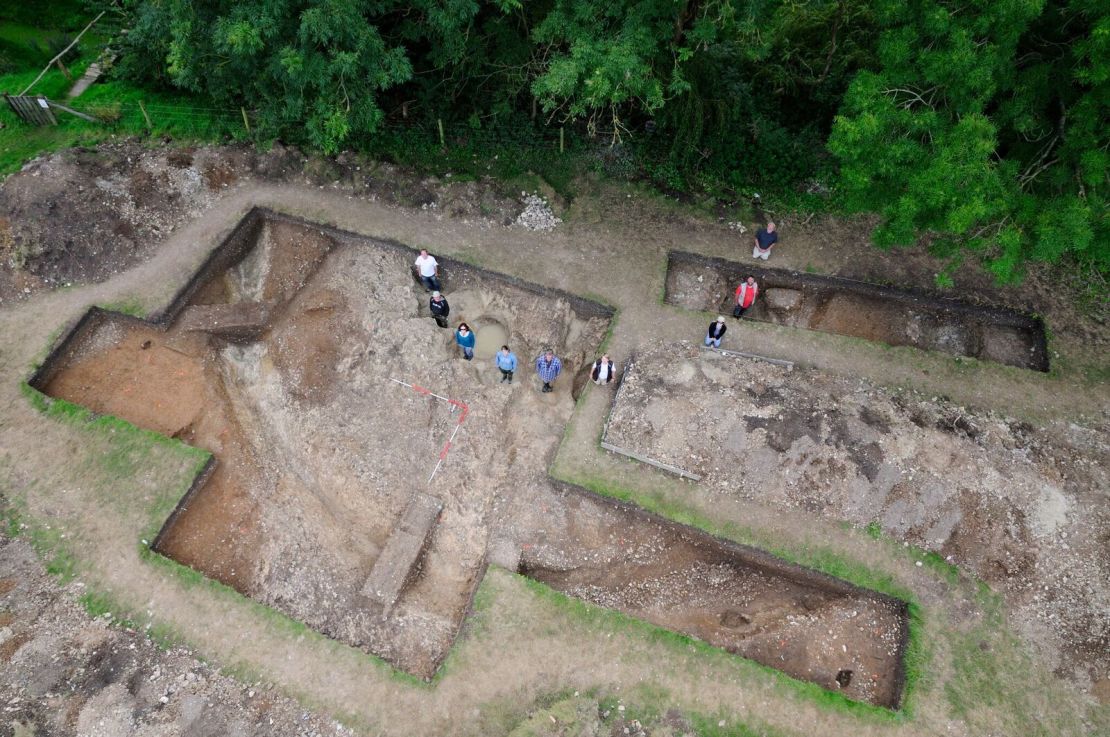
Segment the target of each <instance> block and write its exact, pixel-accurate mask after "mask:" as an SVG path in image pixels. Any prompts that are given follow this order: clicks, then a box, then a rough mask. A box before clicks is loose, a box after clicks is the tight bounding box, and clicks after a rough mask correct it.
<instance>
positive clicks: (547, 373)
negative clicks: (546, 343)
mask: <svg viewBox="0 0 1110 737" xmlns="http://www.w3.org/2000/svg"><path fill="white" fill-rule="evenodd" d="M562 370H563V362H562V361H560V360H559V359H558V357H556V356H555V352H554V351H553V350H551V349H550V348H546V349H544V352H543V355H542V356H540V357H539V358H537V359H536V373H537V374H539V375H540V380H541V381H543V389H542V390H541V391H545V392H549V391H552V387H551V382H553V381H555V379H556V378H557V377H558V376H559V372H560V371H562Z"/></svg>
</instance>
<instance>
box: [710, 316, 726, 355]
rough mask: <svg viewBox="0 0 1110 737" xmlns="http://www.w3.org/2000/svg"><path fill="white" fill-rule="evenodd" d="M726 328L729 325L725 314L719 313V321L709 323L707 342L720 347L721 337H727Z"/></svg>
mask: <svg viewBox="0 0 1110 737" xmlns="http://www.w3.org/2000/svg"><path fill="white" fill-rule="evenodd" d="M726 330H728V325H725V316H724V315H717V321H716V322H711V323H709V332H708V333H706V334H705V344H706V345H711V346H713V347H714V348H720V347H721V338H723V337H725V331H726Z"/></svg>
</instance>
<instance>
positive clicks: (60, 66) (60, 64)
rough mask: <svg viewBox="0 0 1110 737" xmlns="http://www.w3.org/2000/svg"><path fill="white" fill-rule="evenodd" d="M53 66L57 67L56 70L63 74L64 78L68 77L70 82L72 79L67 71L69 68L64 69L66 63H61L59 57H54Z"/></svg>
mask: <svg viewBox="0 0 1110 737" xmlns="http://www.w3.org/2000/svg"><path fill="white" fill-rule="evenodd" d="M54 66H56V67H58V71H60V72H61V73H62V74H64V75H65V78H66V79H68V80H69V81H70V82H72V81H73V75H72V74H70V73H69V70H68V69H66V65H65V64H63V63H62V60H61V59H55V60H54Z"/></svg>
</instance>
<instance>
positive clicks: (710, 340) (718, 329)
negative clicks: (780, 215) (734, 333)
mask: <svg viewBox="0 0 1110 737" xmlns="http://www.w3.org/2000/svg"><path fill="white" fill-rule="evenodd" d="M770 225H773V223H770ZM757 296H759V284H757V283H756V281H755V277H754V276H749V277H748V278H747V279H745V280H744V281H742V282H740V286H738V287H736V293H735V294H734V295H733V297H734V304H733V307H732V316H733V317H735V318H736V319H737V320H739V319H740V318H742V317H743V316H744V313H745V312H747V311H748V310H749V309H751V306H752V305H753V304H755V298H756V297H757ZM727 330H728V325H726V324H725V316H724V315H718V316H717V319H716V320H715V321H714V322H711V323H709V330H708V331H707V332H706V334H705V344H706V345H707V346H712V347H714V348H720V347H721V339H722V338H724V337H725V332H726V331H727Z"/></svg>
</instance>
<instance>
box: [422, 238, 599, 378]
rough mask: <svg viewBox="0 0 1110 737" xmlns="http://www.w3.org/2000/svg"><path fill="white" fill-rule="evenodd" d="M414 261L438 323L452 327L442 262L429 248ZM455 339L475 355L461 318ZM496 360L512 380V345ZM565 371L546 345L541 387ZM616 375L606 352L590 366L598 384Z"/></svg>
mask: <svg viewBox="0 0 1110 737" xmlns="http://www.w3.org/2000/svg"><path fill="white" fill-rule="evenodd" d="M413 265H414V266H415V267H416V273H417V275H418V276H419V277H420V282H421V283H422V284H423V285H424V289H425V290H427V291H430V292H431V293H432V297H431V299H430V300H429V302H428V309H429V310H430V311H431V313H432V317H433V318H434V319H435V321H436V325H438V326H439V327H441V328H449V327H450V322H448V320H447V318H448V317H449V316H450V314H451V305H450V304H448V302H447V298H446V297H445V296H443V294H442V293H441V292H440V291H439V290H440V288H441V286H442V285H441V284H440V280H439V262H438V261H436V259H435V256H432V255H431V254H429V253H428V251H427V249H421V250H420V255H419V256H417V257H416V261H415V262H414V264H413ZM455 343H456V344H457V345H458V346H459V348H460V349H461V350H462V354H463V358H465V359H466V360H467V361H472V360H473V359H474V346H475V345H476V344H477V336H475V334H474V331H473V330H471V329H470V326H469V325H467V324H466V323H465V322H460V323H459V325H458V327H457V328H455ZM493 361H494V364H495V365H496V366H497V368H498V370H499V371H500V372H501V382H500V383H509V384H512V383H513V374H515V373H516V370H517V365H518V361H517V357H516V354H515V353H513V352H512V351H511V350H510V349H509V346H507V345H503V346H501V350H499V351H498V352H497V354H496V355H494V357H493ZM562 372H563V362H562V361H561V360H559V357H558V356H556V355H555V351H554V350H553V349H551V348H544V350H543V353H542V354H540V356H539V357H537V358H536V374H537V375H538V376H539V378H540V381H542V382H543V387H542V388H541V389H540V391H542V392H545V393H547V392H552V391H554V390H555V389H554V383H555V380H556V379H558V378H559V374H561V373H562ZM615 375H616V366H615V364H614V363H613V361H612V359H610V358H609V354H605V355H603V356H602V357H601V358H599V359H597V360H596V361H594V364H593V366H592V367H591V370H590V378H591V379H593V381H594V383H596V384H608V383H610V382H612V381H613V377H614V376H615Z"/></svg>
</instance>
